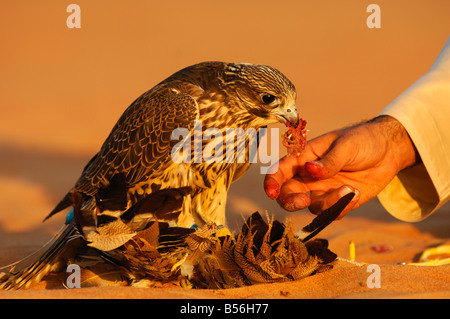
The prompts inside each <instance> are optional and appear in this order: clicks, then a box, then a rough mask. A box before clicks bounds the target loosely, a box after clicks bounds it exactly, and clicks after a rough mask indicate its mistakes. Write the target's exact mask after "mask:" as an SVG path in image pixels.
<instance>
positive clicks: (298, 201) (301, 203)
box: [294, 196, 308, 210]
mask: <svg viewBox="0 0 450 319" xmlns="http://www.w3.org/2000/svg"><path fill="white" fill-rule="evenodd" d="M294 205H295V209H296V210H300V209H303V208H305V207H308V205H307V204H306V201H305V200H304V199H303V198H302V197H300V196H294Z"/></svg>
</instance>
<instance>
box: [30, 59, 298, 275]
mask: <svg viewBox="0 0 450 319" xmlns="http://www.w3.org/2000/svg"><path fill="white" fill-rule="evenodd" d="M295 100H296V91H295V87H294V85H293V84H292V83H291V82H290V81H289V80H288V79H287V78H286V77H285V76H284V75H283V74H282V73H281V72H280V71H278V70H276V69H275V68H272V67H270V66H266V65H254V64H248V63H224V62H204V63H199V64H196V65H193V66H189V67H187V68H185V69H182V70H180V71H178V72H176V73H175V74H173V75H171V76H170V77H168V78H167V79H166V80H164V81H162V82H161V83H159V84H158V85H156V86H155V87H154V88H152V89H150V90H149V91H147V92H145V93H144V94H142V95H141V96H140V97H138V98H137V99H136V100H135V101H134V102H133V103H132V104H131V105H130V106H129V107H128V108H127V109H126V110H125V112H124V113H123V115H122V116H121V117H120V119H119V120H118V122H117V123H116V125H115V126H114V127H113V129H112V131H111V133H110V135H109V136H108V138H107V139H106V141H105V142H104V144H103V146H102V147H101V149H100V151H99V152H98V153H97V154H96V155H95V156H94V157H93V158H92V159H91V160H90V161H89V163H88V164H87V165H86V167H85V168H84V170H83V172H82V174H81V176H80V178H79V179H78V181H77V182H76V183H75V186H74V187H73V189H72V190H70V191H69V192H68V193H67V195H66V196H65V197H64V198H63V199H62V200H61V202H60V203H59V204H58V205H57V206H56V207H55V209H54V210H53V211H52V212H51V213H50V214H49V215H48V216H47V218H49V217H50V216H52V215H53V214H56V213H58V212H59V211H61V210H64V209H65V208H68V207H70V206H74V204H75V203H76V205H75V206H74V221H73V222H71V223H69V224H68V225H67V229H66V230H65V232H64V233H63V235H61V236H60V238H59V242H64V237H66V238H69V237H70V236H73V235H74V234H75V233H77V232H78V233H79V234H80V235H81V236H82V237H83V239H84V240H86V241H87V242H88V243H89V245H90V246H92V247H94V248H97V249H99V250H104V251H108V250H111V249H115V248H117V247H119V246H121V245H122V244H124V243H125V242H127V241H128V240H129V239H130V238H132V237H133V236H134V235H135V234H136V233H137V232H138V231H142V230H143V229H145V228H146V227H147V226H148V224H149V222H150V221H151V220H154V219H158V220H161V221H166V222H170V223H171V225H177V226H182V227H190V226H192V225H193V224H195V225H198V226H203V225H204V224H206V223H208V222H214V223H216V224H217V225H225V206H226V205H225V204H226V198H227V191H228V189H229V187H230V184H231V183H232V182H233V181H235V180H237V179H238V178H239V177H240V176H242V174H243V173H244V172H245V171H246V170H247V169H248V167H249V165H250V163H249V162H248V161H247V162H246V163H236V161H235V162H232V163H228V162H227V161H223V163H207V162H204V161H202V162H201V163H194V162H193V160H192V161H191V162H189V163H175V162H174V161H173V160H172V158H171V150H172V147H173V146H174V145H175V144H176V143H178V142H179V141H178V140H172V139H171V134H172V132H173V131H174V130H175V129H176V128H186V129H188V130H189V131H190V132H191V133H193V130H194V121H195V120H201V121H202V129H203V130H206V129H208V128H218V129H219V130H220V131H221V132H222V133H223V134H224V135H225V129H226V128H242V129H244V130H245V129H247V128H254V129H256V130H259V129H260V128H262V127H265V126H267V125H268V124H271V123H275V122H278V121H282V122H284V123H287V122H289V123H291V124H294V125H296V124H297V123H298V121H299V117H298V113H297V109H296V106H295ZM203 142H204V143H203V147H205V146H206V144H207V142H208V141H203ZM235 144H236V143H235ZM234 147H235V148H236V147H237V146H236V145H234ZM247 147H248V145H247ZM223 154H225V152H224V153H223ZM234 154H237V152H235V153H234ZM247 154H248V152H247ZM224 156H225V155H224ZM192 159H193V156H192ZM149 194H153V195H156V197H155V196H152V197H151V200H147V199H148V198H149V197H148V195H149ZM155 198H157V199H158V200H156V201H155ZM61 247H64V245H62V244H61V243H59V244H58V245H57V246H56V248H50V249H49V251H48V252H47V253H46V256H47V257H45V260H44V261H42V260H41V268H39V269H40V270H39V271H36V270H34V273H36V272H41V273H43V272H44V270H43V268H46V269H47V270H48V268H49V267H48V264H51V260H50V259H51V258H54V256H56V255H57V254H58V253H59V251H60V250H61ZM41 259H42V258H41ZM44 265H47V266H44ZM30 277H33V276H30Z"/></svg>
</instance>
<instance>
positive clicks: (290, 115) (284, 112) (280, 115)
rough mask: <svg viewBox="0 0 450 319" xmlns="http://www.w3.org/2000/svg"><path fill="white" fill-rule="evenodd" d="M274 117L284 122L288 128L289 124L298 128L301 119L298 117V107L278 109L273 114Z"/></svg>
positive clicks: (290, 106)
mask: <svg viewBox="0 0 450 319" xmlns="http://www.w3.org/2000/svg"><path fill="white" fill-rule="evenodd" d="M272 114H273V115H275V117H276V118H277V120H279V121H281V122H283V123H284V124H285V125H286V126H288V124H287V123H289V124H290V126H294V127H297V125H298V123H299V121H300V118H299V116H298V111H297V107H296V106H295V105H288V106H285V107H282V108H277V109H275V110H274V111H273V112H272Z"/></svg>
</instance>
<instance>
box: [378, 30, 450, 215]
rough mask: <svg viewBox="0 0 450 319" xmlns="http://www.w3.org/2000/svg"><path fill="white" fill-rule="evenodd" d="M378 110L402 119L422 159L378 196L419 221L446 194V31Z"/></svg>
mask: <svg viewBox="0 0 450 319" xmlns="http://www.w3.org/2000/svg"><path fill="white" fill-rule="evenodd" d="M381 114H384V115H390V116H392V117H394V118H396V119H397V120H398V121H399V122H400V123H402V125H403V126H404V127H405V129H406V131H407V132H408V134H409V136H410V137H411V140H412V141H413V143H414V145H415V146H416V148H417V151H418V152H419V154H420V157H421V159H422V164H420V165H416V166H413V167H410V168H407V169H405V170H403V171H401V172H399V174H398V175H397V176H396V177H395V178H394V179H393V180H392V182H391V183H390V184H389V185H388V186H386V188H385V189H384V190H383V191H382V192H381V193H380V194H379V195H378V199H379V200H380V202H381V204H382V205H383V206H384V207H385V209H386V210H387V211H388V212H389V213H390V214H391V215H393V216H395V217H396V218H398V219H401V220H405V221H410V222H414V221H420V220H422V219H425V218H426V217H428V216H429V215H430V214H431V213H433V212H434V211H435V210H436V209H438V208H439V207H440V206H442V205H443V204H444V203H445V202H446V201H448V200H449V199H450V37H449V38H448V39H447V42H446V44H445V46H444V48H443V49H442V51H441V53H440V54H439V56H438V58H437V60H436V62H435V63H434V64H433V66H432V67H431V69H430V71H429V72H428V73H426V74H425V75H424V76H422V77H421V78H420V79H419V80H418V81H417V82H416V83H414V84H413V85H412V86H411V87H410V88H409V89H407V90H406V91H405V92H403V93H402V94H401V95H400V96H399V97H398V98H397V99H395V100H394V101H393V102H392V103H391V104H390V105H388V106H387V107H386V108H385V109H384V110H383V111H382V112H381Z"/></svg>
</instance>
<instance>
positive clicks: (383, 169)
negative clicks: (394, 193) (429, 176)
mask: <svg viewBox="0 0 450 319" xmlns="http://www.w3.org/2000/svg"><path fill="white" fill-rule="evenodd" d="M416 156H417V157H418V155H416V151H415V148H414V144H413V143H412V142H411V139H410V138H409V136H408V134H407V132H406V130H405V129H404V128H403V126H402V125H401V124H400V123H399V122H398V121H397V120H396V119H394V118H392V117H390V116H380V117H377V118H375V119H373V120H371V121H369V122H365V123H362V124H358V125H355V126H353V127H350V128H345V129H342V130H337V131H333V132H330V133H327V134H324V135H322V136H319V137H317V138H315V139H313V140H311V141H309V142H308V143H307V144H306V148H305V150H304V151H303V153H302V154H301V155H300V156H298V157H297V156H294V155H290V156H286V157H284V158H282V159H281V160H280V162H279V166H278V170H277V171H276V172H275V173H270V172H269V174H267V175H266V177H265V180H264V189H265V191H266V194H267V195H268V196H269V197H270V198H272V199H277V200H278V202H279V203H280V205H281V206H282V207H284V208H285V209H287V210H289V211H296V210H300V209H303V208H306V207H308V208H309V210H310V211H311V212H312V213H315V214H318V213H320V212H322V211H323V210H325V209H327V208H328V207H330V206H331V205H333V204H334V203H335V202H337V201H338V200H339V199H340V198H341V197H342V196H344V195H346V194H348V193H349V192H354V193H355V197H354V198H353V200H352V201H351V202H350V204H349V205H348V206H347V207H346V208H345V210H344V211H343V212H342V213H341V215H340V218H342V217H343V216H345V215H346V214H347V213H348V212H349V211H351V210H353V209H355V208H357V207H359V206H360V205H362V204H363V203H365V202H367V201H369V200H370V199H372V198H373V197H375V196H377V195H378V193H379V192H381V190H383V188H384V187H385V186H386V185H387V184H388V183H389V182H390V181H391V180H392V179H393V178H394V177H395V175H397V173H398V172H399V171H400V170H402V169H404V168H406V167H409V166H411V165H413V164H414V163H415V162H416ZM308 193H309V195H308Z"/></svg>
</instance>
